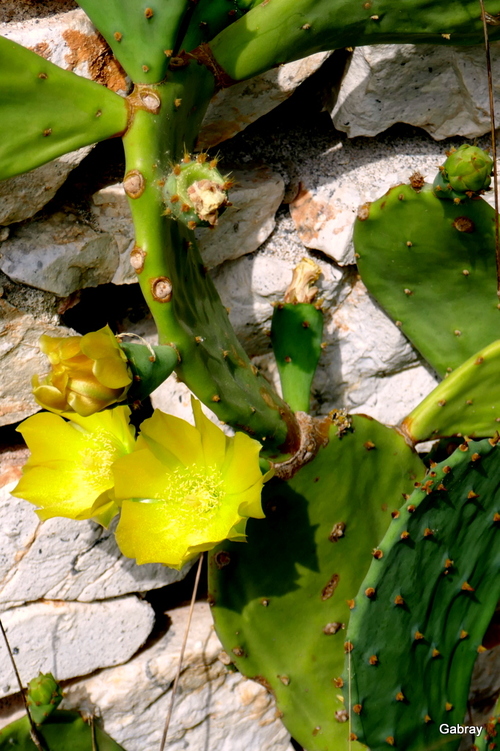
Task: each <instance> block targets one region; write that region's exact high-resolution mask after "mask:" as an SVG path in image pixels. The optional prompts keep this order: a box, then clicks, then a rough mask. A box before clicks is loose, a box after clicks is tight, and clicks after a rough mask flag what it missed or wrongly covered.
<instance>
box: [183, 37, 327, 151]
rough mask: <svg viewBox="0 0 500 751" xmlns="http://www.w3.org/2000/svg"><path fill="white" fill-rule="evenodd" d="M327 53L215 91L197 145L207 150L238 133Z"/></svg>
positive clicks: (282, 98)
mask: <svg viewBox="0 0 500 751" xmlns="http://www.w3.org/2000/svg"><path fill="white" fill-rule="evenodd" d="M331 54H332V53H331V52H317V53H316V54H315V55H310V56H309V57H306V58H304V59H303V60H296V61H295V62H293V63H287V64H286V65H283V66H280V67H279V68H276V69H273V70H269V71H267V73H262V74H261V75H260V76H256V77H255V78H251V79H250V80H249V81H242V82H241V83H237V84H235V85H234V86H230V87H229V88H227V89H222V90H221V91H219V92H218V93H217V94H216V95H215V97H214V98H213V99H212V101H211V102H210V105H209V108H208V110H207V113H206V115H205V118H204V120H203V125H202V129H201V133H200V136H199V138H198V145H197V148H199V149H208V148H210V147H211V146H217V144H218V143H221V142H222V141H225V140H226V139H227V138H232V136H234V135H236V133H239V132H240V131H242V130H243V129H244V128H246V127H247V126H248V125H250V123H253V122H255V120H257V119H258V118H259V117H262V115H265V114H266V113H267V112H270V111H271V110H272V109H274V107H276V106H277V105H278V104H281V102H283V101H285V99H288V97H289V96H290V95H291V94H293V92H294V91H295V89H296V88H297V86H299V84H301V83H302V82H303V81H305V79H306V78H308V77H309V76H310V75H311V74H312V73H314V72H315V71H316V70H318V68H320V67H321V65H322V64H323V63H324V62H325V60H327V59H328V57H329V56H330V55H331Z"/></svg>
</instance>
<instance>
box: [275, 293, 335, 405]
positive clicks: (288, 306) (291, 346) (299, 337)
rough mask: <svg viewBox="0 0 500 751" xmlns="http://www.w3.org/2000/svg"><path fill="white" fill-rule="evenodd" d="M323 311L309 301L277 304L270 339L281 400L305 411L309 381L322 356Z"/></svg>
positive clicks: (309, 395)
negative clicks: (278, 376)
mask: <svg viewBox="0 0 500 751" xmlns="http://www.w3.org/2000/svg"><path fill="white" fill-rule="evenodd" d="M322 334H323V313H322V311H321V310H318V308H316V306H315V305H314V304H312V303H295V304H294V303H282V304H280V305H276V306H275V308H274V312H273V321H272V326H271V342H272V345H273V351H274V355H275V357H276V363H277V365H278V370H279V374H280V380H281V387H282V390H283V399H284V400H285V401H286V402H288V404H289V405H290V407H291V408H292V409H293V410H294V411H299V410H300V411H303V412H307V411H308V410H309V400H310V397H311V384H312V381H313V378H314V374H315V372H316V368H317V366H318V362H319V358H320V355H321V341H322Z"/></svg>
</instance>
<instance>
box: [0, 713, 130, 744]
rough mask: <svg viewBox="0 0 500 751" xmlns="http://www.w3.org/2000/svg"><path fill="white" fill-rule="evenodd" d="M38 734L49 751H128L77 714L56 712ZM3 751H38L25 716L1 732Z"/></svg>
mask: <svg viewBox="0 0 500 751" xmlns="http://www.w3.org/2000/svg"><path fill="white" fill-rule="evenodd" d="M38 733H39V735H41V736H42V738H43V740H44V741H45V745H46V747H47V751H68V750H69V749H71V751H125V750H124V749H123V747H122V746H120V745H118V743H116V741H114V740H113V739H112V738H110V737H109V735H107V733H105V732H104V731H103V730H101V728H99V727H97V726H96V725H94V726H92V725H90V724H88V723H86V722H85V721H84V720H83V719H82V718H81V717H80V715H79V713H78V712H74V711H67V710H60V709H58V710H56V711H55V712H54V713H53V714H52V715H51V716H50V717H49V719H48V720H46V721H45V722H44V723H43V725H41V726H40V728H38ZM0 751H36V746H35V744H34V743H33V741H32V740H31V737H30V724H29V721H28V718H27V717H26V716H24V717H22V718H21V719H20V720H16V721H15V722H12V723H11V724H10V725H7V727H5V728H3V729H2V730H0Z"/></svg>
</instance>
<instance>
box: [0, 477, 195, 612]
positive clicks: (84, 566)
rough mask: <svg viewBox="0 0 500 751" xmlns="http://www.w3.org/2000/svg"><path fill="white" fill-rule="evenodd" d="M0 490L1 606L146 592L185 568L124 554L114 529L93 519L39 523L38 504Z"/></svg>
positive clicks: (168, 581)
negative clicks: (139, 561)
mask: <svg viewBox="0 0 500 751" xmlns="http://www.w3.org/2000/svg"><path fill="white" fill-rule="evenodd" d="M13 488H14V485H13V484H10V485H7V486H6V487H4V488H2V489H0V513H1V518H2V525H1V527H0V551H1V552H0V606H2V607H4V608H6V607H14V606H16V605H21V604H23V603H26V602H34V601H35V600H39V599H42V598H44V599H48V600H77V601H79V602H92V601H93V600H103V599H105V598H109V597H117V596H120V595H124V594H128V593H131V592H146V591H149V590H151V589H157V588H159V587H164V586H165V585H166V584H171V583H173V582H176V581H180V580H181V579H183V578H184V576H185V575H186V574H187V572H188V571H189V569H190V566H186V567H184V569H183V570H182V571H174V570H173V569H170V568H167V567H166V566H162V565H161V564H153V563H148V564H145V565H143V566H137V564H136V562H135V560H133V559H131V558H125V556H123V555H122V554H121V553H120V550H119V549H118V546H117V544H116V542H115V538H114V535H113V533H112V529H111V530H106V529H104V528H103V527H101V526H100V525H99V524H95V523H94V522H92V521H75V520H73V519H63V518H54V519H48V520H47V521H45V522H43V523H41V522H40V521H39V520H38V517H37V516H36V514H35V507H34V506H33V505H32V504H31V503H28V501H23V500H21V499H20V498H15V497H13V496H11V495H10V492H9V491H11V490H13Z"/></svg>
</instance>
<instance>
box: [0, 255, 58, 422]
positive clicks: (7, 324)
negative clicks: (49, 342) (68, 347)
mask: <svg viewBox="0 0 500 751" xmlns="http://www.w3.org/2000/svg"><path fill="white" fill-rule="evenodd" d="M0 247H1V246H0ZM68 333H69V331H68V329H66V328H65V327H62V326H58V325H57V323H56V320H55V316H53V317H49V316H34V315H32V314H30V313H26V312H25V311H23V310H20V309H18V308H16V307H14V306H13V305H10V304H9V303H8V302H6V301H5V300H2V299H0V425H8V424H10V423H13V422H18V421H19V420H22V419H24V418H25V417H28V416H29V415H32V414H33V413H34V412H38V410H39V409H40V407H39V406H38V405H37V404H36V402H35V400H34V399H33V396H32V394H31V377H32V375H34V374H35V373H44V372H45V371H46V370H47V361H46V358H45V356H44V355H42V353H41V352H40V350H39V349H38V339H39V337H40V336H41V334H52V335H53V336H64V335H65V334H68Z"/></svg>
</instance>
